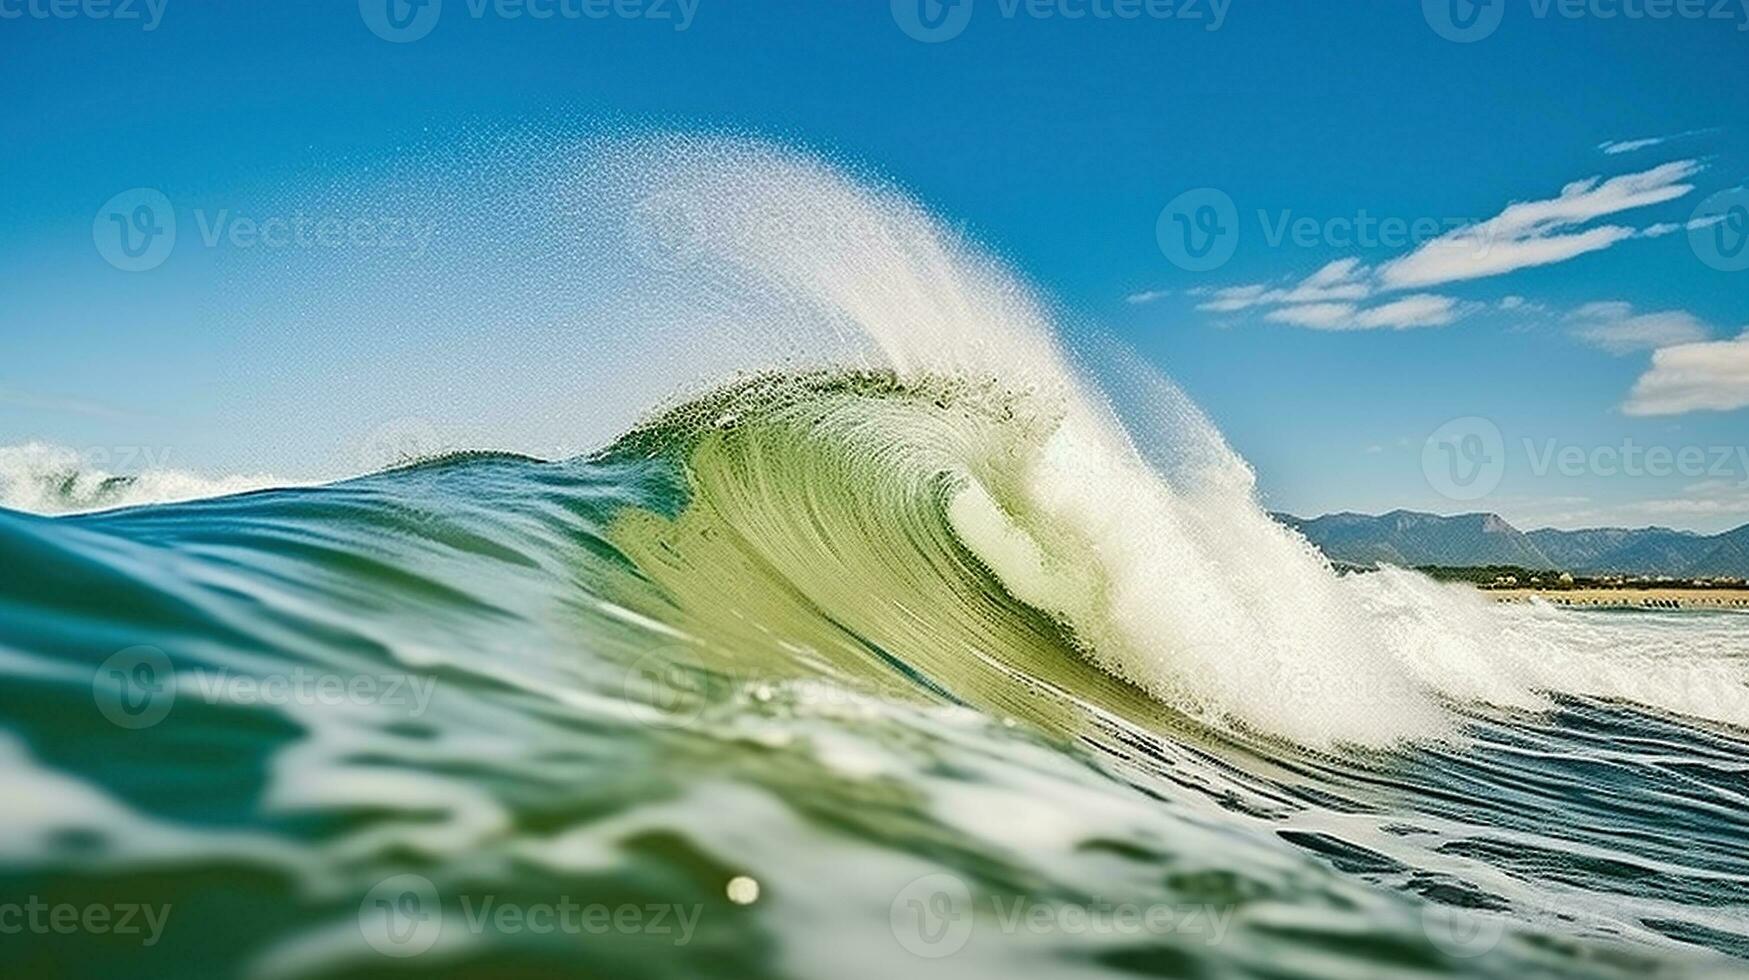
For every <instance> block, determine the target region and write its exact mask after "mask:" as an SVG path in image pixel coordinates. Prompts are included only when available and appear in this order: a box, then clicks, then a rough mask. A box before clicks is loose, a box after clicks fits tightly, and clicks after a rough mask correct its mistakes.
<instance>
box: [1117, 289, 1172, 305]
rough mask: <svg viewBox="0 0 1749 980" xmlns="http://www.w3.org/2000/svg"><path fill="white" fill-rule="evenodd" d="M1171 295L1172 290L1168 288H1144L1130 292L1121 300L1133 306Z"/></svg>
mask: <svg viewBox="0 0 1749 980" xmlns="http://www.w3.org/2000/svg"><path fill="white" fill-rule="evenodd" d="M1171 295H1172V290H1170V289H1146V290H1143V291H1142V292H1139V293H1131V294H1129V295H1128V296H1125V297H1124V298H1123V301H1124V302H1126V303H1129V304H1131V305H1133V306H1140V305H1141V304H1143V303H1152V302H1154V301H1155V300H1157V299H1165V298H1166V297H1168V296H1171Z"/></svg>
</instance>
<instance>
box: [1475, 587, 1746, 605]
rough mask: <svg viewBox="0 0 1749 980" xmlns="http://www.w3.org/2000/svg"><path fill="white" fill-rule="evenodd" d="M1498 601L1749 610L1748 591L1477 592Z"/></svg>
mask: <svg viewBox="0 0 1749 980" xmlns="http://www.w3.org/2000/svg"><path fill="white" fill-rule="evenodd" d="M1477 591H1479V592H1481V593H1483V594H1484V595H1487V596H1488V597H1490V598H1492V599H1493V600H1494V601H1495V602H1529V601H1530V599H1531V598H1532V597H1533V596H1534V597H1536V598H1540V599H1542V600H1544V601H1546V602H1549V603H1552V604H1554V605H1557V606H1565V607H1572V608H1584V609H1672V610H1676V609H1696V610H1720V609H1741V610H1744V611H1749V588H1737V587H1730V586H1722V587H1719V588H1695V587H1692V586H1690V587H1680V586H1653V587H1650V588H1619V589H1603V588H1584V587H1581V588H1575V589H1562V588H1505V589H1492V588H1489V589H1478V590H1477Z"/></svg>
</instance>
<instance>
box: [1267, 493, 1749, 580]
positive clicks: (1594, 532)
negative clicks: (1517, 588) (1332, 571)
mask: <svg viewBox="0 0 1749 980" xmlns="http://www.w3.org/2000/svg"><path fill="white" fill-rule="evenodd" d="M1272 516H1273V517H1275V519H1276V520H1278V521H1281V522H1282V523H1283V524H1286V525H1288V526H1289V527H1292V528H1296V529H1298V530H1299V531H1300V533H1302V534H1304V535H1305V536H1306V538H1307V540H1309V541H1311V542H1312V543H1313V544H1315V545H1317V546H1318V547H1319V549H1321V550H1322V551H1323V552H1324V554H1325V555H1327V556H1329V558H1330V559H1331V560H1332V561H1339V562H1344V563H1347V564H1351V565H1363V566H1374V565H1379V564H1391V565H1403V566H1410V567H1413V566H1417V565H1447V566H1480V565H1518V566H1521V567H1523V568H1531V569H1543V570H1550V571H1553V570H1560V571H1568V572H1573V573H1575V574H1584V575H1602V574H1612V573H1613V574H1623V575H1669V576H1673V577H1689V578H1695V577H1706V578H1713V577H1719V576H1726V577H1733V578H1749V524H1745V525H1743V526H1742V527H1739V528H1736V529H1735V530H1731V531H1726V532H1724V533H1722V534H1712V535H1704V534H1696V533H1694V532H1692V531H1676V530H1672V529H1670V528H1667V527H1647V528H1638V529H1630V528H1591V529H1587V530H1581V531H1559V530H1556V529H1554V528H1543V529H1540V530H1536V531H1530V532H1528V533H1527V532H1524V531H1520V530H1519V529H1518V528H1516V527H1513V526H1512V525H1511V524H1510V523H1508V522H1507V521H1506V519H1505V518H1502V517H1501V516H1500V515H1498V514H1456V515H1452V516H1450V517H1442V516H1440V515H1438V514H1425V513H1420V512H1417V511H1409V510H1394V511H1391V512H1390V513H1388V514H1378V515H1372V514H1355V513H1348V512H1344V513H1339V514H1325V515H1324V516H1322V517H1314V518H1302V517H1295V516H1294V515H1292V514H1274V515H1272Z"/></svg>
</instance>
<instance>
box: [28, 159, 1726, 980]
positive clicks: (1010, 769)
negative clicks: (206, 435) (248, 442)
mask: <svg viewBox="0 0 1749 980" xmlns="http://www.w3.org/2000/svg"><path fill="white" fill-rule="evenodd" d="M586 149H587V150H588V152H587V153H585V152H583V151H575V148H570V147H566V148H560V149H559V150H555V151H552V152H550V153H546V154H545V155H543V154H542V152H541V147H540V145H539V143H538V141H528V142H527V143H526V144H523V143H518V144H517V145H516V147H515V148H514V149H513V151H511V152H510V153H509V154H506V155H508V156H513V157H514V159H505V158H504V157H505V156H506V155H501V156H500V157H498V158H494V159H493V160H492V161H490V163H492V165H491V166H469V167H461V168H458V169H456V170H454V171H452V172H447V173H446V174H437V175H435V176H434V178H433V179H429V180H406V181H396V182H393V183H394V184H395V186H396V187H400V188H403V189H406V188H412V189H416V190H419V191H423V192H431V191H432V189H436V198H437V199H438V200H437V203H439V204H442V205H443V206H446V207H447V206H449V205H450V204H452V203H453V204H455V205H456V206H457V207H462V206H463V205H467V206H468V207H470V208H471V209H472V210H469V211H468V212H467V213H470V214H476V215H477V214H480V213H484V212H489V213H492V214H497V215H525V214H534V215H538V216H539V217H537V218H536V219H534V220H533V222H532V227H530V228H528V229H522V230H518V231H517V233H516V234H515V235H506V236H505V237H503V238H502V239H501V240H500V239H494V240H492V241H487V242H483V243H477V244H480V246H481V248H483V249H487V251H488V253H489V254H493V255H502V254H503V249H502V243H503V241H516V242H519V243H521V242H528V243H529V244H527V245H526V246H524V245H520V244H519V245H518V247H517V249H513V250H512V251H514V252H516V254H518V255H522V254H534V253H535V252H536V251H539V252H540V254H542V255H545V256H548V257H556V258H557V259H558V260H559V264H560V265H561V266H563V267H565V268H566V269H568V268H569V267H570V265H572V264H575V265H576V266H577V267H578V268H584V269H589V270H592V271H600V270H602V269H606V268H607V267H609V266H613V265H614V263H616V262H617V263H618V264H619V266H621V268H618V269H617V271H612V272H611V274H609V273H607V272H604V273H603V277H604V279H603V281H602V282H600V283H591V284H590V285H591V286H592V288H596V289H599V290H601V291H603V292H609V293H611V292H612V290H613V289H615V288H621V287H623V288H624V289H626V290H628V291H629V292H628V295H626V296H624V297H619V296H617V295H616V296H615V297H614V300H615V301H614V302H613V303H612V304H610V309H611V310H612V312H613V315H614V316H615V317H616V319H615V320H614V321H613V330H612V332H611V337H612V340H613V342H612V345H611V346H608V345H603V346H601V347H600V349H599V350H597V349H595V348H589V347H587V345H585V349H587V350H590V351H592V352H594V353H599V354H600V355H601V357H600V360H601V361H602V363H604V364H606V365H608V366H609V368H610V369H611V370H610V371H609V372H608V375H609V377H607V378H605V379H600V378H598V379H596V380H597V381H600V382H602V383H601V384H599V385H598V386H596V387H590V386H588V385H583V386H581V391H580V394H578V396H577V401H578V402H579V403H580V404H582V405H584V406H585V407H586V408H588V409H590V410H591V411H599V412H600V413H602V414H609V413H610V412H611V411H612V410H613V409H612V406H614V405H617V404H619V403H620V402H622V401H624V400H625V398H626V397H632V396H628V395H627V392H631V393H632V395H633V396H637V397H635V398H634V401H635V404H637V405H638V406H644V407H646V408H645V412H644V415H643V416H642V418H643V421H642V422H640V423H639V424H637V425H636V426H635V427H633V428H632V429H631V431H629V432H626V433H624V434H620V435H618V436H617V438H613V439H610V440H609V443H608V445H607V448H605V449H603V450H601V451H599V452H594V453H591V454H589V455H586V456H582V457H578V458H571V459H562V460H541V459H533V458H529V457H525V456H517V455H509V454H505V453H494V452H478V453H462V454H455V453H451V454H447V455H439V456H435V457H426V458H419V459H417V460H416V461H412V462H411V463H410V464H409V465H402V466H398V467H396V468H392V469H389V470H387V471H384V472H374V473H370V474H368V475H364V476H359V477H356V478H353V479H348V480H344V481H341V482H335V483H330V484H327V485H312V486H303V487H295V488H289V487H281V488H279V489H264V490H259V491H256V492H248V493H241V494H235V495H232V496H214V494H218V493H229V492H233V491H236V490H239V489H244V488H246V487H252V486H256V485H258V484H259V483H261V482H263V481H261V480H258V479H255V478H245V477H234V478H228V479H219V480H216V481H206V482H200V481H195V480H193V479H192V478H190V477H189V475H187V474H177V473H164V472H158V473H153V472H147V473H145V474H142V475H140V476H139V477H137V478H114V477H111V476H108V475H105V474H95V473H90V472H85V471H81V470H79V469H77V467H76V465H74V464H69V463H67V462H66V460H64V459H62V458H61V457H60V456H58V455H56V454H55V453H53V452H46V451H38V450H40V447H38V449H37V450H31V451H29V452H22V453H11V454H5V455H0V483H4V484H5V485H4V486H0V491H3V492H0V499H5V500H8V501H12V502H13V503H14V504H15V505H16V506H18V507H23V508H29V509H31V510H34V511H45V512H58V511H70V510H86V511H88V510H90V509H92V508H97V507H120V506H122V505H132V506H126V507H123V508H122V509H112V510H107V511H104V512H100V513H79V514H71V515H67V516H59V517H47V516H33V515H31V514H25V513H22V512H19V511H17V510H0V798H3V799H4V800H5V801H6V802H5V805H3V806H0V962H3V963H4V965H5V966H6V967H7V968H8V969H9V970H10V971H12V972H16V973H18V974H19V975H22V976H63V975H64V976H102V977H106V978H115V977H133V976H138V977H162V976H184V975H219V976H243V977H261V978H304V977H337V976H380V975H386V974H395V973H419V974H434V975H454V976H489V977H500V976H567V977H569V976H611V977H694V976H724V977H764V976H772V977H798V978H815V977H853V978H854V977H868V978H882V980H885V978H890V977H895V976H901V977H909V978H917V980H922V978H928V977H937V976H940V977H956V978H957V977H982V976H991V977H1015V976H1041V977H1046V976H1048V977H1052V978H1056V977H1075V976H1085V977H1106V978H1111V977H1119V976H1162V977H1255V978H1285V977H1294V978H1300V977H1329V978H1342V980H1348V978H1355V977H1390V978H1397V977H1416V976H1425V977H1434V976H1451V977H1498V978H1511V980H1519V978H1526V977H1550V978H1567V977H1586V978H1589V977H1634V978H1645V977H1700V976H1720V977H1730V976H1742V975H1744V974H1745V972H1746V967H1745V965H1744V961H1745V958H1749V850H1746V849H1745V847H1744V842H1745V841H1746V840H1749V815H1746V814H1749V807H1746V806H1745V803H1746V802H1749V781H1746V777H1745V773H1746V772H1749V763H1746V762H1745V760H1746V759H1749V752H1746V749H1749V641H1746V639H1745V637H1746V636H1749V633H1746V632H1745V624H1746V623H1749V619H1746V618H1745V617H1744V616H1743V615H1742V614H1733V613H1723V612H1721V613H1665V612H1632V613H1619V614H1617V613H1596V612H1586V611H1580V610H1559V609H1554V608H1550V607H1548V606H1546V605H1541V604H1528V605H1515V606H1496V605H1494V604H1492V603H1490V602H1488V601H1485V600H1484V599H1483V598H1482V597H1480V596H1478V595H1477V594H1476V593H1475V592H1474V591H1473V590H1470V589H1469V588H1468V587H1465V586H1450V585H1440V584H1438V583H1435V582H1432V581H1431V580H1429V579H1427V578H1425V577H1422V576H1420V575H1416V574H1413V573H1410V572H1405V571H1401V570H1391V569H1387V570H1384V571H1381V572H1379V573H1377V574H1372V575H1364V576H1347V577H1343V576H1339V575H1337V574H1336V572H1335V571H1334V570H1333V569H1332V568H1331V566H1330V565H1329V563H1328V562H1326V561H1325V560H1324V559H1323V557H1322V556H1321V555H1319V554H1318V553H1317V551H1316V550H1315V549H1313V548H1312V547H1311V546H1310V545H1309V544H1308V543H1307V542H1306V541H1305V540H1304V539H1303V538H1301V537H1300V536H1299V535H1298V534H1296V533H1294V532H1292V531H1290V530H1288V529H1286V528H1284V527H1282V526H1280V525H1278V524H1277V523H1275V522H1274V521H1272V520H1271V519H1270V518H1269V517H1268V516H1267V515H1266V513H1265V512H1264V510H1263V509H1262V507H1261V506H1259V503H1258V492H1257V487H1256V481H1255V477H1254V475H1253V473H1252V472H1251V470H1250V467H1249V466H1248V465H1246V463H1245V461H1244V460H1243V459H1241V458H1239V456H1238V455H1237V454H1236V453H1234V452H1233V451H1232V450H1231V449H1230V448H1229V447H1228V446H1227V445H1226V443H1225V441H1224V440H1223V439H1222V437H1221V435H1220V433H1219V432H1218V430H1216V429H1215V427H1214V426H1213V424H1212V423H1211V422H1210V420H1208V419H1207V418H1206V417H1204V416H1203V415H1202V414H1201V413H1200V412H1199V411H1198V410H1197V409H1196V407H1195V406H1194V405H1192V404H1191V403H1190V401H1189V399H1188V398H1186V397H1185V396H1184V394H1183V393H1182V392H1180V391H1178V390H1177V389H1176V388H1175V387H1174V386H1172V384H1171V383H1170V382H1169V381H1167V380H1166V379H1165V378H1163V377H1162V376H1160V374H1159V373H1158V371H1157V370H1156V369H1154V368H1153V367H1151V366H1150V365H1147V364H1145V363H1143V362H1141V361H1139V360H1138V359H1136V358H1135V357H1133V356H1131V355H1128V354H1126V353H1124V352H1123V351H1122V349H1121V348H1115V347H1111V346H1109V345H1102V344H1099V343H1093V342H1088V337H1089V336H1091V334H1089V333H1087V332H1084V331H1083V332H1075V333H1073V334H1071V333H1070V332H1068V331H1064V330H1061V329H1059V327H1058V326H1057V324H1056V323H1055V321H1054V320H1053V318H1052V317H1050V316H1049V315H1047V314H1046V312H1045V309H1046V305H1045V304H1044V303H1042V302H1041V301H1039V300H1038V299H1037V298H1036V297H1035V296H1034V295H1033V292H1032V290H1031V289H1030V288H1029V287H1028V286H1027V285H1026V284H1025V283H1024V282H1022V281H1021V280H1019V279H1018V278H1017V277H1016V276H1014V275H1013V274H1012V272H1011V271H1009V270H1007V269H1005V268H1004V267H1003V266H1002V265H1001V264H1000V263H999V262H996V261H994V260H991V259H990V258H989V257H988V256H987V255H985V254H984V253H983V252H982V251H981V250H979V249H978V248H977V247H976V246H975V245H974V244H973V243H970V242H968V241H967V240H966V239H965V238H964V237H963V236H961V235H958V234H956V233H953V232H950V231H948V230H946V228H945V227H944V224H943V223H942V222H940V221H939V220H937V219H936V218H935V217H934V216H932V215H931V214H929V213H928V212H927V211H926V210H925V209H923V208H922V207H920V206H919V205H917V204H915V203H914V202H912V201H910V200H909V199H908V198H906V197H904V195H902V194H900V193H899V192H897V191H895V190H894V189H892V188H890V187H885V186H881V185H876V184H870V183H868V182H867V181H865V180H863V179H862V178H859V177H855V176H853V175H850V174H847V173H846V172H845V171H844V170H842V169H840V168H837V167H835V166H832V165H830V164H829V163H826V162H822V161H820V160H818V159H815V158H811V157H807V156H805V155H801V154H797V153H795V152H793V151H790V150H788V149H785V148H782V147H773V146H771V145H768V144H761V143H757V142H754V141H749V140H741V139H732V138H716V137H710V138H704V137H681V138H656V139H651V140H641V141H640V140H634V141H631V142H630V143H629V144H624V145H615V146H610V147H607V148H605V149H603V148H601V147H592V148H586ZM573 151H575V152H573ZM591 153H593V154H597V155H596V156H594V157H590V156H589V154H591ZM528 156H533V157H535V158H536V159H535V160H534V162H533V163H527V164H525V163H524V161H523V158H524V157H528ZM583 158H588V159H586V160H584V162H581V163H580V162H578V161H579V160H580V159H583ZM458 173H460V174H463V175H466V179H465V180H463V179H460V178H458V177H457V174H458ZM577 175H580V176H577ZM573 177H575V179H573ZM438 178H443V179H438ZM492 180H498V181H501V182H502V183H504V184H506V185H507V186H506V187H503V188H500V191H501V197H500V198H499V199H497V203H498V204H500V205H504V206H502V207H499V206H493V200H494V199H492V198H491V197H490V195H488V196H487V198H486V199H485V201H484V204H482V201H481V200H477V199H476V200H470V199H468V195H470V194H475V192H476V188H477V187H478V186H479V185H481V184H490V183H491V181H492ZM476 196H477V195H476ZM401 203H405V202H401ZM426 203H431V202H426ZM542 208H549V209H551V213H549V212H548V211H543V210H541V209H542ZM489 227H492V228H497V227H498V226H496V225H491V226H489ZM523 231H526V232H527V233H528V234H527V236H524V235H523V234H522V232H523ZM543 235H544V236H545V237H542V236H543ZM603 235H606V236H607V239H611V240H603V239H602V236H603ZM614 236H618V237H617V238H616V237H614ZM488 237H491V236H488ZM628 239H629V240H628ZM449 244H450V245H451V246H453V249H452V250H453V251H455V252H457V253H462V254H461V257H460V258H458V259H456V262H458V263H460V264H459V265H455V266H454V267H453V268H456V269H471V268H472V266H469V265H468V264H467V262H468V261H469V260H468V256H467V255H466V254H465V253H466V250H467V247H468V245H469V242H468V241H467V240H465V236H464V238H463V239H462V240H458V241H456V242H451V243H449ZM537 244H538V245H539V246H540V247H539V248H538V249H537V247H536V246H537ZM572 259H575V262H574V263H572V262H571V260H572ZM283 278H284V279H292V280H295V281H299V282H307V283H308V284H309V286H308V288H309V289H311V290H320V289H323V288H328V286H327V284H329V283H330V282H337V283H339V284H340V285H339V286H338V287H335V288H339V289H341V290H342V291H343V290H344V287H345V284H346V283H347V282H349V281H350V280H347V279H345V278H344V277H331V276H321V275H312V276H307V277H303V278H302V279H298V278H297V277H289V276H288V277H283ZM561 280H562V281H561V285H566V286H568V285H569V284H570V280H569V279H562V277H561ZM275 281H276V282H280V281H281V279H276V280H275ZM463 281H472V280H471V279H466V280H463ZM531 288H532V287H531ZM558 292H559V296H558V298H556V299H554V300H553V301H552V306H553V309H555V310H565V309H569V308H570V303H571V300H572V297H571V293H570V292H569V291H567V289H559V290H558ZM329 298H330V299H332V298H333V297H329ZM342 298H345V297H342ZM352 298H354V299H355V298H356V297H352ZM529 302H530V304H531V308H532V307H534V306H539V305H540V304H541V303H542V302H543V297H542V296H540V295H535V296H531V297H530V298H529ZM488 327H491V328H492V329H501V327H498V326H494V325H490V324H488V325H486V326H483V327H482V329H487V328H488ZM1071 337H1073V338H1074V339H1075V342H1074V343H1071V342H1070V338H1071ZM597 340H598V341H599V338H597ZM622 375H623V377H622ZM607 382H613V384H608V383H607ZM615 384H617V385H619V387H614V385H615ZM513 389H514V386H507V391H506V392H505V394H504V397H505V398H507V399H520V398H522V397H523V393H522V392H520V391H516V390H513ZM677 393H678V394H677ZM648 406H655V407H648ZM1286 410H1291V407H1290V406H1284V411H1286ZM432 411H433V412H436V411H437V409H435V408H434V409H433V410H432ZM509 444H514V440H509V441H507V442H505V443H502V445H509ZM481 448H487V449H489V448H492V446H491V444H490V443H489V442H488V443H487V444H486V445H484V446H482V447H481ZM415 455H417V454H415ZM69 466H72V467H73V468H71V469H69V468H68V467H69ZM14 471H16V472H14ZM20 474H22V475H20ZM269 482H271V481H269ZM182 496H205V497H206V498H207V499H199V500H192V501H186V502H180V503H164V502H160V501H162V500H165V499H167V498H169V497H182Z"/></svg>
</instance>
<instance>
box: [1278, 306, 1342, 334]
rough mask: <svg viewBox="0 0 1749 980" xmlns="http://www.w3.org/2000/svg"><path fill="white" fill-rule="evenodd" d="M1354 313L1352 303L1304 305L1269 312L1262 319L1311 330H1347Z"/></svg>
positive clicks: (1284, 307)
mask: <svg viewBox="0 0 1749 980" xmlns="http://www.w3.org/2000/svg"><path fill="white" fill-rule="evenodd" d="M1356 311H1357V308H1356V307H1355V305H1354V304H1353V303H1306V304H1303V305H1301V306H1283V307H1281V308H1279V309H1274V310H1270V311H1269V312H1268V313H1265V314H1264V315H1263V318H1264V319H1265V320H1272V321H1274V322H1276V323H1287V324H1291V325H1293V326H1296V327H1310V328H1311V329H1313V330H1348V329H1352V328H1351V326H1350V324H1352V323H1353V322H1354V314H1355V312H1356Z"/></svg>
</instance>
